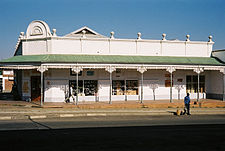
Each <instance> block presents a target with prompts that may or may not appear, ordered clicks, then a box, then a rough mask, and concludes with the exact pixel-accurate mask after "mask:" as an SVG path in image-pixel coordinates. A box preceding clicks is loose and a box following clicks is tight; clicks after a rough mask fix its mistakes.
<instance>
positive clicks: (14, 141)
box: [0, 115, 225, 151]
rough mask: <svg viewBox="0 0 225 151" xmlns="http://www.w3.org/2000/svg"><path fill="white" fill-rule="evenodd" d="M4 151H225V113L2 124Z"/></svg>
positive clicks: (63, 119)
mask: <svg viewBox="0 0 225 151" xmlns="http://www.w3.org/2000/svg"><path fill="white" fill-rule="evenodd" d="M0 129H1V131H0V136H1V137H0V142H1V145H0V150H82V151H84V150H110V151H111V150H127V151H128V150H129V151H130V150H156V151H158V150H160V151H161V150H192V151H193V150H204V151H212V150H213V151H216V150H218V151H220V150H221V151H222V150H225V115H201V116H200V115H194V116H180V117H179V116H123V117H120V116H119V117H79V118H62V119H39V120H32V119H28V120H14V121H0Z"/></svg>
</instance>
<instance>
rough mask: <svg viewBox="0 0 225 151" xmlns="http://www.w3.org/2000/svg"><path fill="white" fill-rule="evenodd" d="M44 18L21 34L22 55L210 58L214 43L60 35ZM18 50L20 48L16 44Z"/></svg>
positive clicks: (34, 22) (33, 23)
mask: <svg viewBox="0 0 225 151" xmlns="http://www.w3.org/2000/svg"><path fill="white" fill-rule="evenodd" d="M55 31H56V30H54V31H53V34H51V32H50V28H49V27H48V25H47V24H46V23H45V22H43V21H33V22H31V24H30V25H29V26H28V28H27V32H26V35H24V33H23V34H22V35H20V40H21V41H22V49H23V50H22V52H23V55H35V54H111V55H147V56H158V55H160V56H193V57H210V55H211V51H212V46H213V44H214V42H197V41H179V40H175V41H174V40H147V39H138V40H137V39H117V38H115V39H110V38H96V37H95V38H91V37H89V38H79V37H59V36H57V35H56V33H55ZM17 49H19V47H17Z"/></svg>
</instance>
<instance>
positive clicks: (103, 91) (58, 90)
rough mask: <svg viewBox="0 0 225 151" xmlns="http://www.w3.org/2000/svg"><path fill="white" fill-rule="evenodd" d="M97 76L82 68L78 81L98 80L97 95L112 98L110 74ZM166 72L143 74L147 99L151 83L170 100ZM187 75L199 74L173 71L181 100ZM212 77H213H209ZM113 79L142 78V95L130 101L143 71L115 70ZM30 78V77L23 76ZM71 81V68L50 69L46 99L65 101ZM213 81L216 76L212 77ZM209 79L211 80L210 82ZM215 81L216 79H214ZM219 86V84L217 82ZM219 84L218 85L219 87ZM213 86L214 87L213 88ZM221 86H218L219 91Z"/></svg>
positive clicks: (99, 72) (158, 94) (159, 96)
mask: <svg viewBox="0 0 225 151" xmlns="http://www.w3.org/2000/svg"><path fill="white" fill-rule="evenodd" d="M94 71H95V75H94V76H89V77H87V76H86V70H84V71H83V76H79V80H98V95H99V101H109V90H110V88H109V82H110V81H109V73H108V72H106V71H105V70H94ZM165 74H169V73H168V72H167V71H165V70H148V71H147V72H145V73H144V84H143V94H144V100H153V91H152V89H151V87H150V86H151V84H158V88H157V89H156V90H155V95H156V100H160V99H169V98H170V87H165V79H167V77H165ZM202 74H204V75H205V76H206V87H208V85H209V84H208V81H209V80H208V79H207V78H208V75H207V74H208V72H205V73H202ZM186 75H196V73H195V72H193V71H192V70H185V71H184V70H176V71H175V72H174V78H173V81H174V87H173V99H178V90H177V89H176V88H175V86H176V85H178V84H179V85H183V87H184V89H182V90H181V93H180V94H181V96H180V98H181V100H183V98H184V97H185V95H186ZM210 77H212V76H210ZM112 78H113V80H138V81H139V95H128V96H127V100H128V101H129V100H138V99H139V98H140V95H141V85H140V83H141V74H140V73H139V72H137V71H136V70H122V71H121V74H120V76H118V74H117V75H116V73H115V72H113V75H112ZM177 79H183V81H182V82H178V81H177ZM24 80H28V79H24ZM69 80H76V77H75V76H70V73H69V70H66V69H65V70H59V69H58V70H57V69H54V70H53V69H50V70H49V71H47V73H46V76H45V101H46V102H63V101H64V99H65V88H66V90H68V87H69ZM212 80H213V81H214V80H216V79H212ZM209 82H210V81H209ZM214 84H215V82H214ZM218 85H220V84H219V83H218ZM218 85H217V86H218ZM212 89H214V88H212ZM219 89H220V87H219V88H218V90H219ZM190 96H191V99H196V98H197V94H196V93H191V95H190ZM203 97H204V98H205V94H200V98H203ZM123 100H125V95H120V96H116V95H115V96H114V95H113V96H112V101H123ZM79 101H80V102H81V101H96V97H95V96H85V97H84V96H79Z"/></svg>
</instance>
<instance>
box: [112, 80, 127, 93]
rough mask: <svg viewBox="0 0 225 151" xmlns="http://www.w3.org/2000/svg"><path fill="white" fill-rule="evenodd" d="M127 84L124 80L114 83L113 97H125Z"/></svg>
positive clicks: (114, 81)
mask: <svg viewBox="0 0 225 151" xmlns="http://www.w3.org/2000/svg"><path fill="white" fill-rule="evenodd" d="M124 90H125V82H124V80H113V81H112V95H124Z"/></svg>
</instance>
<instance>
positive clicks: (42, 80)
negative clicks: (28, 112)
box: [37, 65, 48, 106]
mask: <svg viewBox="0 0 225 151" xmlns="http://www.w3.org/2000/svg"><path fill="white" fill-rule="evenodd" d="M47 70H48V68H47V67H46V66H42V65H41V66H40V67H38V68H37V71H39V72H41V101H40V103H41V106H42V105H43V102H44V97H43V93H44V91H43V85H44V78H43V76H44V72H45V71H47Z"/></svg>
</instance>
